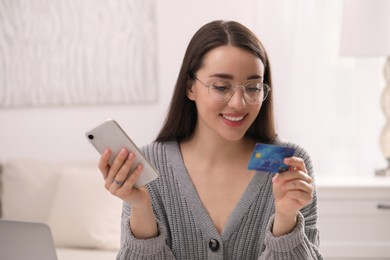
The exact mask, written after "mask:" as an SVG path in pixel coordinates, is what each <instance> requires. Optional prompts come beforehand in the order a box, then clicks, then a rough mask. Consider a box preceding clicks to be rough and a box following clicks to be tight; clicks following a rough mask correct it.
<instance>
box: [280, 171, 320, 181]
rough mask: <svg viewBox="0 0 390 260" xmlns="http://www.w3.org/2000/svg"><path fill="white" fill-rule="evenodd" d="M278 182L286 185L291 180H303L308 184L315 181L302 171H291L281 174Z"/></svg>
mask: <svg viewBox="0 0 390 260" xmlns="http://www.w3.org/2000/svg"><path fill="white" fill-rule="evenodd" d="M277 180H278V182H281V183H284V182H286V181H291V180H303V181H305V182H307V183H312V182H313V179H312V178H311V177H310V176H309V175H308V174H306V173H305V172H303V171H300V170H296V171H290V170H289V171H285V172H282V173H279V174H278V177H277Z"/></svg>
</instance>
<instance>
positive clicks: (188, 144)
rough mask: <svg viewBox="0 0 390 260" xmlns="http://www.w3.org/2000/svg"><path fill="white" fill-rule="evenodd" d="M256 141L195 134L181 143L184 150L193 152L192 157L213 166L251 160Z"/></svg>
mask: <svg viewBox="0 0 390 260" xmlns="http://www.w3.org/2000/svg"><path fill="white" fill-rule="evenodd" d="M254 145H255V141H254V140H252V139H249V138H247V137H243V138H241V139H239V140H234V141H230V140H226V139H223V138H221V137H215V136H205V135H204V136H202V135H200V134H196V133H195V134H194V135H193V136H191V137H190V138H188V139H187V140H185V141H183V142H182V143H181V147H182V149H188V150H189V151H191V154H192V156H194V157H195V158H199V159H202V162H203V163H206V162H209V163H210V164H213V165H218V164H219V163H222V164H226V162H235V161H237V160H242V159H243V158H245V159H247V158H248V159H249V157H248V156H250V154H251V153H252V150H253V147H254Z"/></svg>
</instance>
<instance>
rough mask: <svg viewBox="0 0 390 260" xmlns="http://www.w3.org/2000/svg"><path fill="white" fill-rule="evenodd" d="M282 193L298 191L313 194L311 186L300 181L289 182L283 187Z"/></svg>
mask: <svg viewBox="0 0 390 260" xmlns="http://www.w3.org/2000/svg"><path fill="white" fill-rule="evenodd" d="M283 190H284V191H287V192H288V191H293V190H300V191H303V192H307V193H312V192H313V186H312V185H311V184H309V183H307V182H305V181H302V180H291V181H288V182H286V183H285V184H284V185H283Z"/></svg>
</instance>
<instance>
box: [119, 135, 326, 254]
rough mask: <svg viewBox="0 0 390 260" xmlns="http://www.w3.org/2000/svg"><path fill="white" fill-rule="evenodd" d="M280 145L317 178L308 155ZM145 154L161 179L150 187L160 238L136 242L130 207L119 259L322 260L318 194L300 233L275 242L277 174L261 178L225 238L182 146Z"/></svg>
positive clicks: (156, 147) (157, 147) (155, 146)
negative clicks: (274, 179)
mask: <svg viewBox="0 0 390 260" xmlns="http://www.w3.org/2000/svg"><path fill="white" fill-rule="evenodd" d="M279 144H281V145H284V146H288V147H294V148H297V150H296V153H295V155H296V156H299V157H301V158H303V159H304V161H305V164H306V167H307V170H308V172H309V174H310V176H311V177H313V167H312V163H311V160H310V157H309V155H308V154H307V152H306V151H305V150H303V149H302V148H301V147H299V146H297V145H295V144H291V143H279ZM142 150H143V153H144V154H145V156H146V157H147V158H148V159H149V160H150V162H151V163H152V164H153V165H154V166H155V167H156V169H157V171H158V172H159V173H160V177H159V178H158V179H157V180H155V181H153V182H151V183H149V184H148V185H147V189H148V191H149V194H150V197H151V200H152V203H153V208H154V211H155V213H156V217H157V219H158V229H159V236H158V237H156V238H152V239H147V240H140V239H136V238H135V237H134V236H133V235H132V233H131V230H130V228H129V218H130V217H129V216H130V206H129V205H128V204H126V203H124V206H123V212H122V234H121V249H120V251H119V253H118V256H117V259H120V260H122V259H123V260H124V259H161V260H166V259H178V260H184V259H188V260H194V259H221V260H222V259H223V260H229V259H239V260H247V259H248V260H249V259H267V260H269V259H281V260H282V259H283V260H284V259H296V260H304V259H322V257H321V254H320V252H319V249H318V247H319V231H318V228H317V196H316V192H315V193H314V199H313V200H312V202H311V203H310V204H309V205H307V206H306V207H304V208H303V209H302V210H301V211H300V213H299V215H298V224H297V226H296V228H295V229H294V230H293V231H292V232H291V233H289V234H287V235H285V236H281V237H274V236H273V235H272V233H271V228H272V224H273V214H274V210H275V207H274V199H273V193H272V180H271V179H272V177H273V174H271V173H266V172H258V173H256V174H255V175H254V177H253V178H252V180H251V182H250V184H249V185H248V187H247V189H246V191H245V192H244V194H243V196H242V197H241V199H240V201H239V202H238V204H237V205H236V208H235V209H234V211H233V213H232V214H231V216H230V217H229V220H228V222H227V223H226V226H225V228H224V230H223V232H222V234H219V233H218V232H217V230H216V228H215V226H214V225H213V222H212V220H211V218H210V217H209V215H208V213H207V211H206V209H205V208H204V206H203V204H202V202H201V200H200V198H199V195H198V193H197V191H196V189H195V187H194V185H193V183H192V181H191V178H190V176H189V175H188V173H187V170H186V168H185V166H184V162H183V159H182V156H181V152H180V148H179V145H178V143H177V142H176V141H172V142H165V143H152V144H150V145H148V146H145V147H143V149H142Z"/></svg>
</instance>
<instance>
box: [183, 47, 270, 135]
mask: <svg viewBox="0 0 390 260" xmlns="http://www.w3.org/2000/svg"><path fill="white" fill-rule="evenodd" d="M195 76H196V78H197V79H198V80H194V81H193V84H192V86H191V87H190V88H189V89H188V91H187V97H188V98H189V99H190V100H193V101H194V102H195V103H196V107H197V112H198V122H197V127H196V129H195V131H197V132H196V133H195V134H200V135H203V134H206V135H211V136H213V138H215V137H219V138H223V139H225V140H229V141H237V140H240V139H241V138H242V137H243V136H244V135H245V133H246V131H247V130H248V128H249V127H250V126H251V125H252V123H253V121H254V120H255V118H256V117H257V114H258V113H259V111H260V108H261V105H262V102H260V103H259V104H249V103H248V102H247V101H246V100H245V98H244V91H243V89H242V88H236V90H235V92H234V94H233V95H232V96H231V98H230V99H228V100H227V101H226V102H217V101H216V100H215V98H214V99H213V98H212V97H211V95H210V94H209V88H210V87H206V86H205V85H207V86H208V85H209V84H210V82H213V81H215V80H223V81H226V80H227V81H230V82H232V83H233V84H234V85H245V84H246V83H248V82H253V81H259V82H263V76H264V65H263V63H262V62H261V60H260V59H259V58H257V57H256V56H255V55H254V54H252V53H250V52H248V51H246V50H244V49H241V48H238V47H233V46H228V45H227V46H221V47H217V48H215V49H212V50H211V51H209V52H208V53H207V54H206V56H205V59H204V63H203V66H202V67H201V68H200V69H199V70H198V72H197V74H196V75H195ZM202 82H203V83H204V84H205V85H204V84H202ZM210 90H211V89H210Z"/></svg>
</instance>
